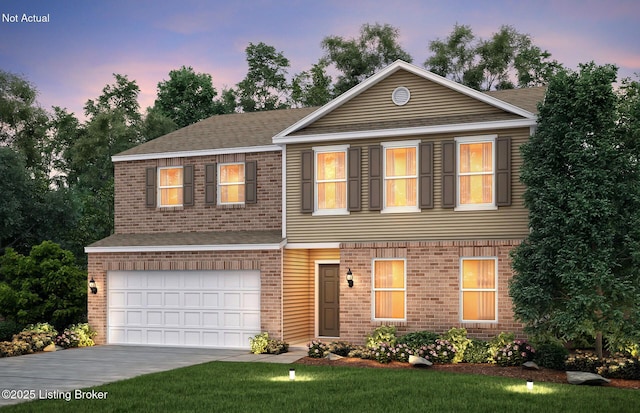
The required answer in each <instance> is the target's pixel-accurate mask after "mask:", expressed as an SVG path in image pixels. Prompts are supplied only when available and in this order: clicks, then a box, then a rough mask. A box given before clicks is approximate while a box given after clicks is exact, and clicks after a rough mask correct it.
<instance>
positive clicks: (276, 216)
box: [114, 151, 282, 234]
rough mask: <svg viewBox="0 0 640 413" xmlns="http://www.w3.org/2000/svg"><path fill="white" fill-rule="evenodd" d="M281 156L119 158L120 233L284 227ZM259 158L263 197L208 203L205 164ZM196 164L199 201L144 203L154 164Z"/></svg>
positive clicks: (117, 230) (117, 217)
mask: <svg viewBox="0 0 640 413" xmlns="http://www.w3.org/2000/svg"><path fill="white" fill-rule="evenodd" d="M281 159H282V156H281V153H280V152H279V151H276V152H261V153H248V154H234V155H216V156H214V155H211V156H199V157H190V158H172V159H158V160H146V161H126V162H116V163H115V164H114V168H115V233H117V234H130V233H152V232H189V231H246V230H254V231H258V230H274V229H280V228H281V227H282V175H281V174H282V161H281ZM244 161H257V167H258V171H257V176H258V202H257V203H256V204H246V205H242V206H237V205H233V206H210V205H205V203H204V173H205V165H207V164H210V163H214V162H216V163H222V162H244ZM179 165H194V167H195V169H194V173H195V205H194V206H190V207H179V208H147V207H146V206H145V171H146V168H149V167H161V166H179Z"/></svg>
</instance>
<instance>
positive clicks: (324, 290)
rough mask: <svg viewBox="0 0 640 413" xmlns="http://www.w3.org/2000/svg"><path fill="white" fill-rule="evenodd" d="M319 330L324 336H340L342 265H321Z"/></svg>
mask: <svg viewBox="0 0 640 413" xmlns="http://www.w3.org/2000/svg"><path fill="white" fill-rule="evenodd" d="M319 273H320V274H319V276H318V278H319V280H318V283H319V287H318V288H319V294H318V295H319V297H318V300H319V311H318V312H319V317H318V318H319V323H318V324H319V331H318V334H319V335H320V336H322V337H340V265H338V264H320V265H319Z"/></svg>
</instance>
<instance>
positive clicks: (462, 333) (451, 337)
mask: <svg viewBox="0 0 640 413" xmlns="http://www.w3.org/2000/svg"><path fill="white" fill-rule="evenodd" d="M442 338H443V339H445V340H447V341H448V342H449V343H451V344H453V347H455V349H456V355H455V357H453V359H452V360H451V362H452V363H460V362H461V361H462V360H463V358H464V353H465V350H466V349H467V347H469V345H470V344H471V340H470V339H469V338H467V329H466V328H452V329H450V330H449V331H447V332H446V333H444V334H443V335H442Z"/></svg>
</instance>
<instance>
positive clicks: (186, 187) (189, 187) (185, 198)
mask: <svg viewBox="0 0 640 413" xmlns="http://www.w3.org/2000/svg"><path fill="white" fill-rule="evenodd" d="M193 204H194V201H193V165H185V166H183V167H182V205H184V206H193Z"/></svg>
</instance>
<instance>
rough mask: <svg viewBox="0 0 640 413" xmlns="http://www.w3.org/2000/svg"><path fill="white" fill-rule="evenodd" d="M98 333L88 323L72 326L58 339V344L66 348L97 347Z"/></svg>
mask: <svg viewBox="0 0 640 413" xmlns="http://www.w3.org/2000/svg"><path fill="white" fill-rule="evenodd" d="M95 335H96V332H95V331H94V330H93V329H92V328H91V327H90V326H89V324H88V323H80V324H72V325H70V326H69V327H68V328H65V330H64V332H62V334H60V335H59V336H57V337H56V339H55V340H56V344H57V345H59V346H61V347H64V348H74V347H91V346H93V345H95V343H94V342H93V337H95Z"/></svg>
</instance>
